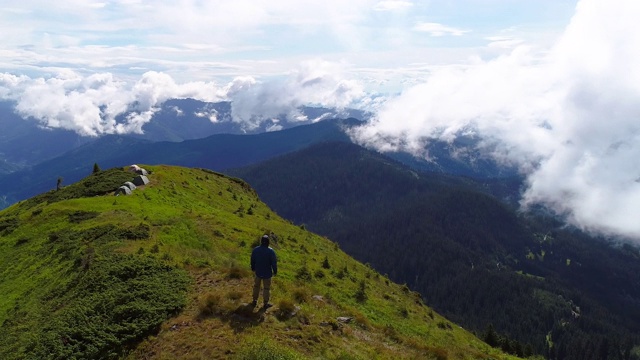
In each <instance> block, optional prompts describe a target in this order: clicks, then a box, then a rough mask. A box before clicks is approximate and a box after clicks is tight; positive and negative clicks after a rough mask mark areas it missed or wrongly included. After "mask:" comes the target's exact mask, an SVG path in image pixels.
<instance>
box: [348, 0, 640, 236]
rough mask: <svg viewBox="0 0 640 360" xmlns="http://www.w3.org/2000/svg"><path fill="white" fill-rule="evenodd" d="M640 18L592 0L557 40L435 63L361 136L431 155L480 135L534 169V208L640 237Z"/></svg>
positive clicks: (529, 200) (635, 6) (638, 10)
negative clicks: (448, 143)
mask: <svg viewBox="0 0 640 360" xmlns="http://www.w3.org/2000/svg"><path fill="white" fill-rule="evenodd" d="M638 16H640V3H637V2H633V1H623V0H615V1H613V2H612V1H607V2H604V1H600V0H582V1H580V3H579V4H578V7H577V10H576V14H575V16H574V17H573V19H572V21H571V23H570V24H569V26H568V27H567V28H566V30H565V32H564V34H563V35H562V37H561V38H560V39H558V41H557V43H556V45H555V46H554V47H553V48H552V49H547V50H544V49H542V50H541V51H540V50H536V49H535V48H531V47H525V46H517V47H516V48H515V49H514V50H513V51H511V53H510V54H508V55H506V56H502V57H499V58H497V59H493V60H489V61H480V60H476V63H473V64H471V65H467V66H457V67H443V68H441V69H434V71H433V72H432V73H431V74H430V75H429V77H428V78H427V79H426V81H425V82H423V83H422V84H419V85H416V86H413V87H411V88H409V89H408V90H406V91H404V92H403V93H402V94H401V95H400V96H398V97H397V98H394V99H392V100H389V101H388V102H387V103H386V104H385V105H383V107H382V109H381V111H380V112H379V113H378V114H377V117H376V119H375V120H374V121H373V122H372V123H371V124H370V126H368V127H367V128H365V129H363V130H362V131H361V132H360V133H358V134H357V138H358V139H359V141H361V142H362V143H365V144H370V145H374V146H377V147H378V148H380V149H386V150H391V149H398V148H401V149H407V150H410V151H413V152H414V153H416V154H420V153H421V150H422V149H423V146H424V145H425V143H426V142H428V141H429V139H434V138H437V139H444V140H451V139H453V138H455V137H456V136H458V135H459V134H463V133H473V134H476V135H479V136H481V137H482V138H483V139H484V142H483V145H484V146H486V148H485V149H493V150H492V151H493V153H492V155H493V156H495V157H496V158H498V159H501V160H504V161H509V162H511V163H513V164H517V165H518V166H519V167H520V169H521V171H522V172H523V174H525V175H526V176H527V189H526V191H525V193H524V194H523V200H522V203H523V205H524V206H528V205H531V204H535V203H541V204H545V205H546V206H548V207H549V208H551V209H553V210H554V211H556V212H557V213H558V214H562V215H564V216H566V218H567V219H568V220H569V221H570V222H571V223H572V224H574V225H576V226H579V227H581V228H583V229H587V230H592V231H596V232H600V233H603V234H608V235H618V236H622V237H628V238H633V239H637V240H640V221H638V219H639V218H640V207H639V206H638V204H640V182H638V179H639V178H640V170H639V169H640V69H639V68H638V66H637V64H638V63H640V26H639V25H638V23H637V21H636V19H637V18H638ZM489 145H491V146H489Z"/></svg>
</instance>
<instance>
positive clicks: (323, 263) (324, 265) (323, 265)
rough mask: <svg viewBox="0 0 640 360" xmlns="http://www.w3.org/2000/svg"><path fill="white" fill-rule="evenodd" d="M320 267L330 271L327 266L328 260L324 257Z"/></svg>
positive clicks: (329, 267)
mask: <svg viewBox="0 0 640 360" xmlns="http://www.w3.org/2000/svg"><path fill="white" fill-rule="evenodd" d="M322 267H323V268H325V269H331V265H330V264H329V258H327V257H326V256H325V257H324V261H322Z"/></svg>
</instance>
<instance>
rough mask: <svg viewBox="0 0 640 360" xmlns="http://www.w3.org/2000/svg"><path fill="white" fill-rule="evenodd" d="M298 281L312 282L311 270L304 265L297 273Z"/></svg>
mask: <svg viewBox="0 0 640 360" xmlns="http://www.w3.org/2000/svg"><path fill="white" fill-rule="evenodd" d="M296 279H298V280H303V281H311V280H312V278H311V273H310V272H309V269H308V268H307V267H306V266H305V265H303V266H302V267H300V268H299V269H298V271H296Z"/></svg>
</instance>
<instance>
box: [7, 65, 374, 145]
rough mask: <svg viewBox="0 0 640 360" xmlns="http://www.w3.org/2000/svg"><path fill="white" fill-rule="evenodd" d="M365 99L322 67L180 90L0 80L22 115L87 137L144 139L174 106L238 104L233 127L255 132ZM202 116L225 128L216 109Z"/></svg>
mask: <svg viewBox="0 0 640 360" xmlns="http://www.w3.org/2000/svg"><path fill="white" fill-rule="evenodd" d="M364 96H365V94H364V91H363V89H362V86H361V85H360V84H359V83H358V82H356V81H354V80H351V79H348V78H347V77H345V75H344V71H343V65H341V64H337V63H331V62H327V61H322V60H313V61H307V62H304V63H302V64H301V65H300V66H299V67H298V68H297V69H296V70H294V71H290V72H289V73H288V74H285V75H284V76H281V77H274V78H271V79H268V80H264V81H259V80H256V79H255V78H253V77H250V76H245V77H238V78H236V79H234V80H233V81H231V82H230V83H228V84H227V85H225V86H223V87H219V86H217V85H216V84H214V83H212V82H197V81H196V82H194V81H192V82H186V83H181V84H179V83H176V81H175V80H174V79H173V78H172V77H171V76H170V75H168V74H165V73H161V72H155V71H149V72H146V73H144V74H143V75H142V76H141V77H140V78H139V79H138V80H135V81H134V82H130V81H126V80H123V79H117V78H116V77H115V76H114V75H113V74H111V73H97V74H93V75H89V76H86V77H85V76H82V75H80V74H78V73H76V72H74V71H71V70H68V69H67V70H61V71H59V72H58V73H57V74H56V75H55V76H53V77H49V78H44V77H39V78H33V79H32V78H30V77H27V76H16V75H12V74H7V73H0V99H5V100H12V101H14V102H15V103H16V107H15V109H16V112H17V113H18V114H20V115H21V116H23V117H25V118H32V119H35V120H36V121H38V122H39V123H40V124H41V125H42V126H45V127H50V128H63V129H68V130H72V131H76V132H78V133H79V134H81V135H88V136H97V135H101V134H114V133H115V134H125V133H141V132H142V127H143V126H144V124H146V123H147V122H149V121H150V120H151V118H152V117H153V115H154V114H155V113H156V112H157V111H158V110H159V109H160V106H161V105H162V103H164V102H165V101H166V100H169V99H183V98H193V99H197V100H201V101H206V102H215V101H222V100H226V101H231V102H232V113H231V117H232V120H233V121H235V122H238V123H240V124H242V126H243V127H245V128H246V129H248V130H252V129H255V128H256V127H258V126H260V125H261V124H263V123H264V122H268V123H273V121H272V119H273V118H277V117H279V116H281V115H285V116H286V117H287V120H288V121H291V122H299V121H307V120H308V119H306V118H304V117H301V116H302V114H301V113H300V110H299V108H300V107H301V106H304V105H318V106H326V107H331V108H338V109H342V108H345V107H347V106H350V105H353V104H354V103H356V102H358V101H361V100H362V99H363V98H364ZM195 115H196V116H201V117H207V118H209V120H210V121H212V122H217V121H221V119H219V118H218V114H217V112H215V110H212V111H208V112H207V111H202V112H199V113H197V114H195ZM122 116H126V117H125V119H124V121H121V120H118V119H120V118H121V117H122ZM273 126H275V125H273ZM273 129H275V127H273Z"/></svg>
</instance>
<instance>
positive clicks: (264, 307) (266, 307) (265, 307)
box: [262, 303, 273, 310]
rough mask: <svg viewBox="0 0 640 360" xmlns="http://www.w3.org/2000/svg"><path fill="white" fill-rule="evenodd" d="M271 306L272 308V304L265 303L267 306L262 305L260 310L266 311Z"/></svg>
mask: <svg viewBox="0 0 640 360" xmlns="http://www.w3.org/2000/svg"><path fill="white" fill-rule="evenodd" d="M272 306H273V304H268V303H267V304H264V305H262V308H263V309H265V310H266V309H268V308H270V307H272Z"/></svg>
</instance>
